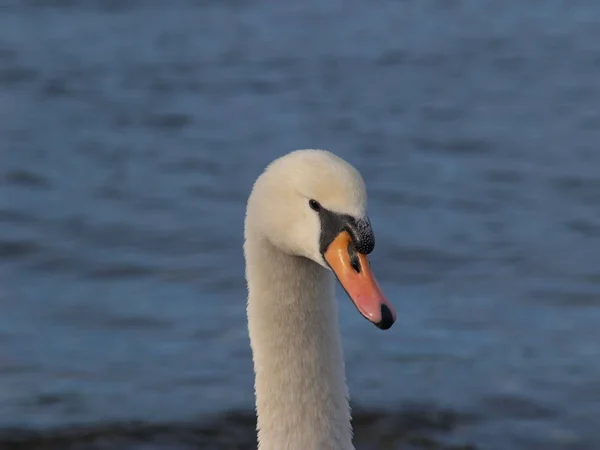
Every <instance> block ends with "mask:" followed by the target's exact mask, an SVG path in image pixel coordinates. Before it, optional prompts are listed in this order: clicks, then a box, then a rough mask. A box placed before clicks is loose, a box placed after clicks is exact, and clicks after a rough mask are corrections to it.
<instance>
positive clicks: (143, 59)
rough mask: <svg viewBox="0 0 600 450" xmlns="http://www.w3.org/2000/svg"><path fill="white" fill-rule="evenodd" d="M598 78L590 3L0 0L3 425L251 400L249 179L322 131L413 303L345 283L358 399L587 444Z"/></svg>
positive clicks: (495, 442)
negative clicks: (355, 180)
mask: <svg viewBox="0 0 600 450" xmlns="http://www.w3.org/2000/svg"><path fill="white" fill-rule="evenodd" d="M599 80H600V4H598V3H597V2H594V1H592V0H587V1H585V0H581V1H576V2H575V1H572V2H557V1H537V2H532V3H525V2H522V3H518V2H504V1H501V0H478V1H475V0H462V1H461V0H456V1H442V0H439V1H422V2H414V1H405V2H392V1H374V2H358V1H350V2H344V3H343V4H342V2H340V1H322V0H319V1H317V0H310V1H307V2H300V3H298V2H295V3H294V2H281V3H275V2H258V1H256V0H255V1H247V2H242V1H237V2H208V1H206V2H196V3H194V2H191V1H190V2H185V1H182V0H178V1H173V2H170V3H169V4H167V3H159V2H150V1H148V2H142V1H133V0H132V1H130V2H129V1H128V2H116V1H106V2H101V1H91V0H89V1H84V2H72V1H68V0H63V1H61V0H53V1H51V0H46V1H42V0H38V1H33V0H31V1H21V2H16V1H15V2H11V1H8V2H7V3H5V5H4V6H3V7H2V14H0V117H1V120H0V152H1V153H0V157H1V160H0V175H1V184H0V308H1V310H0V311H1V314H0V427H4V428H6V427H12V426H19V427H27V428H40V427H41V428H44V429H45V428H48V427H50V428H51V427H55V426H66V425H70V424H74V423H75V424H76V423H80V424H95V423H105V422H119V421H126V420H130V419H134V420H143V421H150V422H158V423H175V422H177V421H186V420H192V419H193V418H195V417H199V416H209V417H210V416H213V415H215V414H218V413H220V412H224V411H228V410H232V409H236V410H250V409H251V408H252V404H253V392H252V365H251V355H250V352H249V348H248V344H247V336H246V327H245V311H244V303H245V285H244V278H243V259H242V252H241V245H242V221H243V214H244V208H245V200H246V198H247V195H248V192H249V189H250V186H251V183H252V181H253V180H254V179H255V178H256V176H257V175H258V174H259V173H260V171H261V170H262V168H263V167H264V166H265V165H266V164H267V163H268V162H269V161H270V160H272V159H273V158H275V157H277V156H279V155H281V154H283V153H285V152H287V151H290V150H293V149H296V148H305V147H313V148H314V147H317V148H327V149H330V150H332V151H334V152H336V153H337V154H339V155H340V156H342V157H344V158H346V159H347V160H349V161H350V162H352V163H353V164H355V165H356V166H357V167H358V168H359V169H360V170H361V172H362V173H363V175H364V177H365V180H366V182H367V185H368V187H369V195H370V207H369V209H370V215H371V219H372V222H373V224H374V227H375V231H376V233H377V239H378V246H377V249H376V251H375V253H374V254H373V266H374V269H375V271H376V273H377V275H378V277H379V279H380V281H381V282H382V285H383V288H384V290H385V291H386V292H387V293H388V295H389V297H390V298H391V299H392V300H393V302H394V303H395V305H396V307H397V310H398V312H399V315H400V317H399V321H398V323H397V325H396V326H395V327H394V328H393V329H392V330H390V332H388V333H381V332H379V331H377V330H376V329H375V328H374V327H371V326H368V324H367V323H366V322H364V320H363V319H362V318H361V317H359V315H358V314H356V312H355V310H354V308H353V307H352V306H351V304H350V303H349V302H348V301H346V299H345V298H344V296H343V295H342V293H341V292H340V300H341V318H340V320H341V326H342V331H343V338H344V345H345V351H346V357H347V370H348V378H349V384H350V388H351V392H352V396H353V400H354V401H355V402H357V403H358V404H360V405H363V406H365V407H367V408H371V409H373V408H375V409H378V408H381V409H385V410H395V409H402V407H403V405H406V404H407V403H411V402H419V403H423V402H424V403H431V404H434V405H438V406H439V407H440V408H442V407H443V408H452V409H455V410H457V411H460V412H461V413H463V414H467V415H471V416H473V417H477V418H478V420H474V421H466V422H465V423H464V424H463V425H462V426H459V427H458V428H457V429H456V430H455V432H454V438H455V439H457V440H458V441H461V442H472V443H475V444H477V445H478V446H481V448H489V449H508V448H511V449H533V448H544V449H555V448H556V449H559V448H560V449H563V448H564V449H566V448H568V449H593V448H598V447H599V446H600V431H599V430H598V417H600V382H599V380H600V347H599V346H598V342H599V341H600V327H598V324H599V322H600V287H599V286H600V256H599V253H600V212H599V211H600V210H599V205H600V150H599V149H598V148H597V147H598V143H599V142H600V110H599V109H598V105H600V81H599ZM14 448H17V447H14ZM19 448H25V447H19ZM40 448H41V447H40ZM115 448H117V447H115Z"/></svg>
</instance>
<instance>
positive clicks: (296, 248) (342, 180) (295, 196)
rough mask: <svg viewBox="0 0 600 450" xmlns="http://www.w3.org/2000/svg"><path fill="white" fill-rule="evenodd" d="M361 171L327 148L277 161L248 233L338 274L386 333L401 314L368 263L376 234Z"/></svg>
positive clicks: (255, 196) (260, 189) (258, 190)
mask: <svg viewBox="0 0 600 450" xmlns="http://www.w3.org/2000/svg"><path fill="white" fill-rule="evenodd" d="M366 208H367V194H366V188H365V183H364V181H363V179H362V177H361V175H360V173H359V172H358V171H357V170H356V169H355V168H354V167H352V166H351V165H350V164H349V163H347V162H346V161H344V160H343V159H341V158H339V157H337V156H335V155H334V154H332V153H330V152H328V151H324V150H297V151H294V152H291V153H288V154H287V155H284V156H282V157H281V158H279V159H276V160H275V161H273V162H272V163H271V164H270V165H269V166H267V168H266V169H265V171H264V172H263V173H262V174H261V175H260V177H259V178H258V179H257V180H256V183H255V184H254V187H253V189H252V193H251V194H250V198H249V200H248V209H247V214H246V234H247V235H248V233H253V234H259V235H260V236H261V237H262V238H264V239H267V240H268V241H269V242H270V243H271V244H272V245H274V246H275V247H276V248H278V249H279V250H280V251H282V252H284V253H287V254H290V255H295V256H299V257H304V258H308V259H310V260H312V261H314V262H315V263H317V264H319V265H321V266H323V267H324V268H326V269H328V270H331V271H333V273H334V274H335V276H336V278H337V279H338V280H339V282H340V284H341V285H342V286H343V288H344V289H345V291H346V293H347V294H348V296H349V297H350V298H351V300H352V301H353V303H354V305H355V306H356V308H357V309H358V310H359V312H360V313H361V314H362V315H363V316H364V317H365V318H366V319H368V320H369V321H371V322H372V323H374V324H375V325H376V326H377V327H379V328H381V329H384V330H385V329H388V328H390V327H391V326H392V325H393V323H394V321H395V320H396V313H395V311H394V309H393V307H392V306H391V304H390V303H389V302H388V301H387V299H386V298H385V296H384V294H383V293H382V291H381V289H380V288H379V285H378V284H377V281H376V280H375V278H374V276H373V273H372V272H371V266H370V264H369V261H368V259H367V255H368V254H369V253H371V252H372V251H373V249H374V247H375V236H374V234H373V229H372V228H371V223H370V221H369V218H368V216H367V214H366Z"/></svg>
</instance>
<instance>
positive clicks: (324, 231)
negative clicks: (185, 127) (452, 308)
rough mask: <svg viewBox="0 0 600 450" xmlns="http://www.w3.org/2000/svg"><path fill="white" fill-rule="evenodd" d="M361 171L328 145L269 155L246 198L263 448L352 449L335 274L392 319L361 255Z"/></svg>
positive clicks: (376, 315) (375, 313)
mask: <svg viewBox="0 0 600 450" xmlns="http://www.w3.org/2000/svg"><path fill="white" fill-rule="evenodd" d="M366 207H367V194H366V189H365V184H364V181H363V179H362V177H361V175H360V174H359V172H358V171H357V170H356V169H355V168H354V167H353V166H351V165H350V164H349V163H347V162H346V161H344V160H343V159H341V158H339V157H338V156H336V155H334V154H333V153H330V152H328V151H325V150H312V149H311V150H296V151H293V152H291V153H288V154H286V155H284V156H282V157H280V158H278V159H276V160H275V161H273V162H272V163H271V164H269V165H268V166H267V167H266V169H265V170H264V171H263V173H262V174H261V175H260V176H259V177H258V178H257V180H256V181H255V183H254V185H253V187H252V190H251V193H250V196H249V198H248V203H247V207H246V217H245V223H244V258H245V263H246V282H247V287H248V301H247V319H248V332H249V338H250V347H251V350H252V358H253V364H254V375H255V379H254V390H255V400H256V415H257V441H258V448H259V450H352V449H354V446H353V444H352V427H351V424H350V420H351V415H350V407H349V400H348V398H349V397H348V388H347V384H346V377H345V368H344V359H343V353H342V346H341V337H340V332H339V326H338V311H337V303H336V301H335V297H334V288H335V278H337V280H339V282H340V283H341V285H342V286H343V288H344V289H345V291H346V293H347V294H348V296H349V297H350V299H351V300H352V301H353V302H354V305H355V306H356V308H357V309H358V311H359V312H360V313H361V314H362V315H363V316H364V317H365V318H366V319H368V320H369V321H370V322H372V323H373V324H375V325H376V326H377V327H379V328H380V329H384V330H385V329H388V328H390V327H391V326H392V324H393V323H394V321H395V320H396V313H395V311H394V309H393V307H392V305H391V304H390V303H389V302H388V301H387V300H386V298H385V296H384V294H383V293H382V291H381V290H380V288H379V286H378V284H377V281H376V280H375V278H374V277H373V274H372V272H371V267H370V264H369V262H368V260H367V256H366V255H367V254H369V253H370V252H371V251H372V250H373V248H374V245H375V239H374V235H373V231H372V228H371V224H370V221H369V218H368V217H367V215H366Z"/></svg>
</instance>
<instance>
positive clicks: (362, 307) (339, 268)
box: [323, 231, 396, 330]
mask: <svg viewBox="0 0 600 450" xmlns="http://www.w3.org/2000/svg"><path fill="white" fill-rule="evenodd" d="M323 256H324V257H325V260H326V261H327V264H329V267H331V269H332V270H333V272H334V273H335V276H336V277H337V279H338V280H339V281H340V283H341V285H342V287H343V288H344V289H345V291H346V293H347V294H348V296H349V297H350V299H351V300H352V301H353V302H354V305H355V306H356V308H357V309H358V310H359V311H360V313H361V314H362V315H363V316H364V317H365V318H366V319H367V320H369V321H370V322H372V323H374V324H375V325H376V326H377V327H379V328H381V329H382V330H387V329H388V328H390V327H391V326H392V325H393V324H394V322H395V321H396V312H395V311H394V308H393V306H392V305H391V304H390V303H389V302H388V301H387V299H386V298H385V295H383V292H382V291H381V289H380V288H379V285H378V284H377V280H375V277H374V276H373V273H372V272H371V265H370V264H369V260H368V259H367V257H366V256H365V255H364V254H362V253H358V252H357V251H356V250H355V248H354V244H353V243H352V238H351V237H350V234H349V233H348V232H347V231H342V232H341V233H340V234H338V235H337V237H336V238H335V239H334V240H333V241H332V242H331V244H329V247H327V250H326V251H325V253H324V255H323Z"/></svg>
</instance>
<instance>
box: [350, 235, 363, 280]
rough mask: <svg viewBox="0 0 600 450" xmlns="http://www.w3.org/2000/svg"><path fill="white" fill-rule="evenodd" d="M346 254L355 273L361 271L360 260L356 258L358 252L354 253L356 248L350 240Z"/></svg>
mask: <svg viewBox="0 0 600 450" xmlns="http://www.w3.org/2000/svg"><path fill="white" fill-rule="evenodd" d="M348 256H349V257H350V265H351V266H352V268H353V269H354V271H355V272H356V273H360V271H361V267H360V260H359V259H358V254H357V253H356V248H355V247H354V245H353V244H352V242H350V244H349V245H348Z"/></svg>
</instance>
